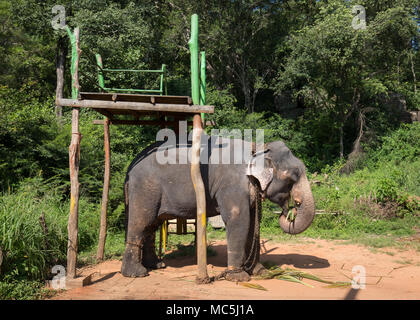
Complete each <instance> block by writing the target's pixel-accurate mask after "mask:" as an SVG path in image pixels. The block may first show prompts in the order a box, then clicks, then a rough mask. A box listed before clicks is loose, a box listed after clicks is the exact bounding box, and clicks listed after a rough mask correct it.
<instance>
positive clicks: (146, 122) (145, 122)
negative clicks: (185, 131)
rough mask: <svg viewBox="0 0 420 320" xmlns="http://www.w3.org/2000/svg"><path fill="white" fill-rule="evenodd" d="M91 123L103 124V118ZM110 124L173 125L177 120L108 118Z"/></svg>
mask: <svg viewBox="0 0 420 320" xmlns="http://www.w3.org/2000/svg"><path fill="white" fill-rule="evenodd" d="M93 124H97V125H103V124H104V120H93ZM109 124H110V125H129V126H130V125H131V126H163V127H165V126H170V127H174V126H176V125H177V124H178V122H177V121H164V120H118V119H115V120H110V122H109ZM187 125H188V126H192V125H193V122H192V121H187Z"/></svg>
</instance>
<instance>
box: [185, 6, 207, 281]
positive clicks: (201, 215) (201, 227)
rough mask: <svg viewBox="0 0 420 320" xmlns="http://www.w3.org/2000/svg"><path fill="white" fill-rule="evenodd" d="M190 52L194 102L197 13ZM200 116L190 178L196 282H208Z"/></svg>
mask: <svg viewBox="0 0 420 320" xmlns="http://www.w3.org/2000/svg"><path fill="white" fill-rule="evenodd" d="M188 44H189V47H190V53H191V95H192V99H193V103H194V104H199V103H200V79H199V70H198V64H199V63H198V15H197V14H193V15H192V16H191V38H190V41H189V42H188ZM202 131H203V128H202V125H201V116H200V115H199V114H196V115H194V118H193V140H192V151H191V179H192V182H193V185H194V191H195V198H196V202H197V267H198V274H197V278H196V282H197V283H209V282H210V278H209V276H208V274H207V243H206V242H207V239H206V227H207V219H206V194H205V189H204V183H203V179H202V177H201V171H200V149H201V133H202Z"/></svg>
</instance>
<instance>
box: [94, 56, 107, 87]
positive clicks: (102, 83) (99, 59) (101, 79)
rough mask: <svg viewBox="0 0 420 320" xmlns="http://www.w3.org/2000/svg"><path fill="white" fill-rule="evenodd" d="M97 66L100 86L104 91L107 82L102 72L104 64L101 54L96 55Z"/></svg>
mask: <svg viewBox="0 0 420 320" xmlns="http://www.w3.org/2000/svg"><path fill="white" fill-rule="evenodd" d="M96 64H97V67H96V68H97V70H98V84H99V86H100V87H101V89H102V90H104V88H105V80H104V73H103V72H102V69H103V64H102V57H101V55H100V54H99V53H97V54H96Z"/></svg>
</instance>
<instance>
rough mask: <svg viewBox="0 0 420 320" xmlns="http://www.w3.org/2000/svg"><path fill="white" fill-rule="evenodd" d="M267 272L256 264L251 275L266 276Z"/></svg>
mask: <svg viewBox="0 0 420 320" xmlns="http://www.w3.org/2000/svg"><path fill="white" fill-rule="evenodd" d="M268 272H269V271H268V270H267V269H266V268H265V267H264V266H263V265H262V264H261V263H259V262H258V263H257V265H256V266H255V268H254V270H252V275H253V276H263V275H265V274H268Z"/></svg>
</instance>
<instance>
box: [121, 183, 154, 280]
mask: <svg viewBox="0 0 420 320" xmlns="http://www.w3.org/2000/svg"><path fill="white" fill-rule="evenodd" d="M132 187H133V186H132V185H130V186H129V196H128V200H129V201H128V212H127V215H128V221H127V229H126V246H125V252H124V257H123V261H122V267H121V273H122V275H123V276H125V277H145V276H147V275H148V272H147V269H146V268H145V266H144V265H143V264H142V260H143V257H142V255H143V247H144V246H145V243H146V242H147V236H148V234H149V233H150V231H149V230H150V229H151V227H152V226H153V224H154V223H155V222H156V217H157V205H156V203H155V202H153V201H150V199H148V201H147V200H145V199H144V197H140V196H139V195H141V194H146V193H145V192H142V190H141V189H138V188H134V189H131V188H132ZM148 231H149V232H148Z"/></svg>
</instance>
